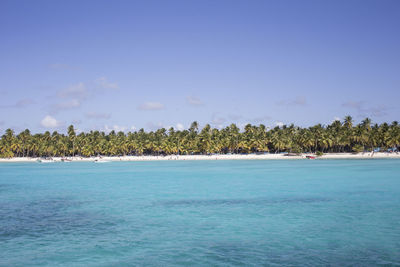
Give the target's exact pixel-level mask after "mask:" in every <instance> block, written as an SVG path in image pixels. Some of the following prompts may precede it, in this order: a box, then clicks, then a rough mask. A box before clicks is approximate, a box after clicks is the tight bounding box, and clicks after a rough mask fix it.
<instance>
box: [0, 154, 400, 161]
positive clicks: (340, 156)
mask: <svg viewBox="0 0 400 267" xmlns="http://www.w3.org/2000/svg"><path fill="white" fill-rule="evenodd" d="M307 156H311V157H315V159H318V160H319V159H395V158H398V159H400V154H399V153H385V152H374V153H372V152H364V153H357V154H355V153H326V154H323V155H322V156H316V155H315V154H310V153H302V154H296V155H288V154H216V155H166V156H162V155H161V156H113V157H107V156H100V157H80V156H75V157H51V160H52V161H54V162H61V161H65V160H66V161H74V162H77V161H83V162H88V161H89V162H90V161H97V162H107V161H164V160H288V159H293V160H295V159H307ZM41 159H42V158H34V157H15V158H2V159H0V162H36V161H38V160H41Z"/></svg>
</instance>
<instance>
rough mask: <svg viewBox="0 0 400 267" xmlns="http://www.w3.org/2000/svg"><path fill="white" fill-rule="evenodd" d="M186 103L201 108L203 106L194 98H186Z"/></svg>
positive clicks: (198, 99)
mask: <svg viewBox="0 0 400 267" xmlns="http://www.w3.org/2000/svg"><path fill="white" fill-rule="evenodd" d="M186 101H187V102H188V103H189V104H190V105H192V106H202V105H203V102H202V101H201V100H200V98H198V97H195V96H188V97H186Z"/></svg>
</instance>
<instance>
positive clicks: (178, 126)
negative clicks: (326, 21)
mask: <svg viewBox="0 0 400 267" xmlns="http://www.w3.org/2000/svg"><path fill="white" fill-rule="evenodd" d="M176 129H177V130H178V131H183V130H184V129H185V126H183V124H182V123H177V124H176Z"/></svg>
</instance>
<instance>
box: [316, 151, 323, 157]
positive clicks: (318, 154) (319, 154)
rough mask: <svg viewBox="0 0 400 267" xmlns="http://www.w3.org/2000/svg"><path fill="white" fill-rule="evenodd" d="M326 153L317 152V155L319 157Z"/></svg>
mask: <svg viewBox="0 0 400 267" xmlns="http://www.w3.org/2000/svg"><path fill="white" fill-rule="evenodd" d="M323 154H324V153H323V152H322V151H317V152H315V155H317V156H318V157H320V156H322V155H323Z"/></svg>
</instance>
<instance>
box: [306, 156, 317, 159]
mask: <svg viewBox="0 0 400 267" xmlns="http://www.w3.org/2000/svg"><path fill="white" fill-rule="evenodd" d="M306 159H315V157H314V156H306Z"/></svg>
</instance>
